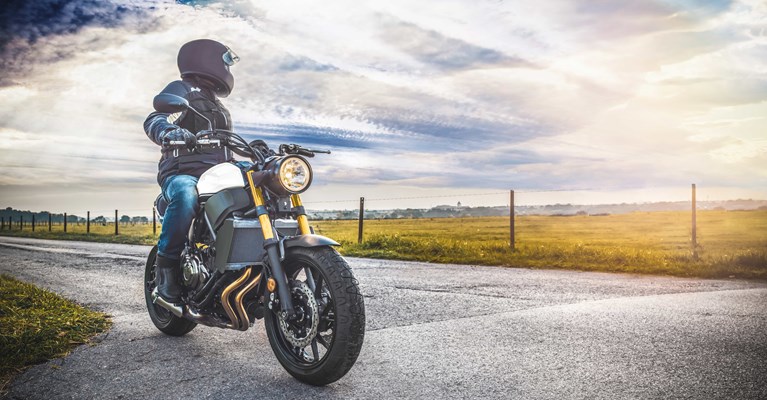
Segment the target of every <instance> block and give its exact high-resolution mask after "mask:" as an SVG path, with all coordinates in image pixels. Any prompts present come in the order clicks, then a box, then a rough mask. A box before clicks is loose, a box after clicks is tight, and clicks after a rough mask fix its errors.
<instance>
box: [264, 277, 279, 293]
mask: <svg viewBox="0 0 767 400" xmlns="http://www.w3.org/2000/svg"><path fill="white" fill-rule="evenodd" d="M275 288H277V281H275V280H274V278H269V279H267V280H266V290H268V291H270V292H273V291H274V289H275Z"/></svg>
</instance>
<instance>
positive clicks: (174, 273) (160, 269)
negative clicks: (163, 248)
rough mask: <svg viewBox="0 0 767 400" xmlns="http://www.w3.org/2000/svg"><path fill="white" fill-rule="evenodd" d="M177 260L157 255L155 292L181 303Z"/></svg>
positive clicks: (167, 299) (169, 300) (171, 301)
mask: <svg viewBox="0 0 767 400" xmlns="http://www.w3.org/2000/svg"><path fill="white" fill-rule="evenodd" d="M179 269H180V267H179V261H178V260H173V259H171V258H166V257H163V256H160V255H158V256H157V268H156V276H157V294H159V295H160V297H162V298H163V299H165V301H167V302H169V303H173V304H180V303H181V284H180V283H179V282H180V281H179V276H180V272H181V271H179Z"/></svg>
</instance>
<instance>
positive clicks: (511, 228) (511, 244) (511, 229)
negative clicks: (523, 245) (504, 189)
mask: <svg viewBox="0 0 767 400" xmlns="http://www.w3.org/2000/svg"><path fill="white" fill-rule="evenodd" d="M515 235H516V232H514V191H513V190H510V191H509V247H511V250H512V251H514V250H516V247H515V245H514V241H515V240H516V238H515Z"/></svg>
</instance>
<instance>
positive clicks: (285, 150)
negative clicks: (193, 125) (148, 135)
mask: <svg viewBox="0 0 767 400" xmlns="http://www.w3.org/2000/svg"><path fill="white" fill-rule="evenodd" d="M214 135H215V136H214ZM206 136H213V137H217V136H218V137H219V138H206ZM195 137H196V138H197V144H196V145H195V148H200V147H202V148H216V147H229V148H230V150H232V151H233V152H234V153H235V154H238V155H240V156H243V157H250V158H251V159H252V160H253V161H254V162H257V163H258V164H261V165H263V163H264V162H265V161H266V157H267V156H269V154H274V152H273V151H271V150H269V148H268V147H266V150H264V149H262V148H261V145H263V146H266V144H265V143H264V142H263V141H258V142H261V144H256V145H254V144H253V143H254V142H251V143H250V144H249V143H248V142H246V141H245V139H243V138H242V137H241V136H240V135H238V134H236V133H234V132H232V131H227V130H223V129H217V130H205V131H200V132H198V133H197V134H196V135H195ZM254 146H255V147H256V148H254ZM167 147H169V148H171V149H173V150H174V153H176V152H177V151H178V149H181V148H184V147H186V142H185V141H183V140H172V141H170V142H168V143H167ZM279 150H280V152H279V154H280V155H285V154H297V155H301V156H304V157H314V155H315V154H317V153H319V154H330V150H315V149H308V148H305V147H301V146H300V145H297V144H281V145H280V147H279ZM262 151H265V152H266V153H267V154H266V155H265V154H264V153H263V152H262Z"/></svg>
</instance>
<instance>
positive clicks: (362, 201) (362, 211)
mask: <svg viewBox="0 0 767 400" xmlns="http://www.w3.org/2000/svg"><path fill="white" fill-rule="evenodd" d="M364 220H365V198H364V197H360V218H359V232H358V233H357V243H362V221H364Z"/></svg>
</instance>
